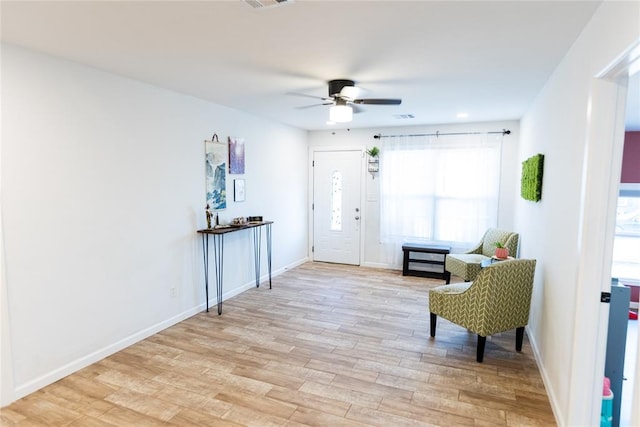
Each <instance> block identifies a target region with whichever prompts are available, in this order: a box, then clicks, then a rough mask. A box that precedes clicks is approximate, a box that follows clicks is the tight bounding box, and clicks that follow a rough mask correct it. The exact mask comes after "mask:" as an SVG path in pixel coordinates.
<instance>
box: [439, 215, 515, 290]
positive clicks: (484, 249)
mask: <svg viewBox="0 0 640 427" xmlns="http://www.w3.org/2000/svg"><path fill="white" fill-rule="evenodd" d="M518 237H519V235H518V233H514V232H512V231H506V230H500V229H498V228H489V229H488V230H487V231H486V232H485V233H484V236H483V237H482V240H480V242H479V243H478V244H477V245H476V247H475V248H473V249H471V250H469V251H467V252H465V253H461V254H448V255H447V257H446V259H445V265H444V269H445V270H446V271H448V272H449V273H451V274H453V275H455V276H458V277H462V279H463V280H464V281H465V282H468V281H470V280H473V279H475V277H476V275H477V274H478V272H480V263H481V262H482V261H484V260H485V259H489V258H491V257H492V256H493V254H494V253H495V251H496V246H495V243H496V242H500V243H502V244H503V245H504V247H506V248H508V249H509V256H512V257H514V258H515V257H516V256H517V254H518ZM451 274H449V275H447V278H449V280H447V284H449V281H450V278H451Z"/></svg>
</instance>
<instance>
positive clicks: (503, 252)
mask: <svg viewBox="0 0 640 427" xmlns="http://www.w3.org/2000/svg"><path fill="white" fill-rule="evenodd" d="M494 245H495V247H496V258H498V259H507V258H508V257H509V248H507V247H505V246H504V245H503V244H502V242H495V243H494Z"/></svg>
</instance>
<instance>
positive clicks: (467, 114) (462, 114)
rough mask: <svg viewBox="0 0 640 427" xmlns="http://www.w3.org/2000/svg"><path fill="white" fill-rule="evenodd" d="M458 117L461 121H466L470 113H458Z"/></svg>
mask: <svg viewBox="0 0 640 427" xmlns="http://www.w3.org/2000/svg"><path fill="white" fill-rule="evenodd" d="M456 117H457V118H459V119H466V118H467V117H469V113H458V114H456Z"/></svg>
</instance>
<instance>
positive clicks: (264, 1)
mask: <svg viewBox="0 0 640 427" xmlns="http://www.w3.org/2000/svg"><path fill="white" fill-rule="evenodd" d="M244 2H245V3H246V4H248V5H249V6H251V7H252V8H254V9H265V8H268V7H274V6H281V5H283V4H287V3H293V0H244Z"/></svg>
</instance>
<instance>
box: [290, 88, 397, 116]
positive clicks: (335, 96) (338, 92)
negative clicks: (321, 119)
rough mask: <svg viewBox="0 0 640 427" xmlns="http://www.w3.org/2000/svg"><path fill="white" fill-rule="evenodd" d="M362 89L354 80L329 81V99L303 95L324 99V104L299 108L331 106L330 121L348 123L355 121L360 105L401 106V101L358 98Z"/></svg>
mask: <svg viewBox="0 0 640 427" xmlns="http://www.w3.org/2000/svg"><path fill="white" fill-rule="evenodd" d="M359 94H360V89H359V88H358V87H356V85H355V82H354V81H353V80H344V79H338V80H331V81H329V97H328V98H322V97H318V96H312V95H303V94H297V95H302V96H307V97H311V98H317V99H322V100H323V101H325V102H323V103H321V104H313V105H306V106H304V107H298V108H311V107H317V106H319V105H331V109H330V110H329V120H330V121H332V122H335V123H346V122H350V121H351V120H352V119H353V113H354V112H356V113H359V112H360V111H361V110H360V109H359V108H358V107H357V105H359V104H366V105H400V103H402V100H401V99H389V98H358V95H359Z"/></svg>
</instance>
